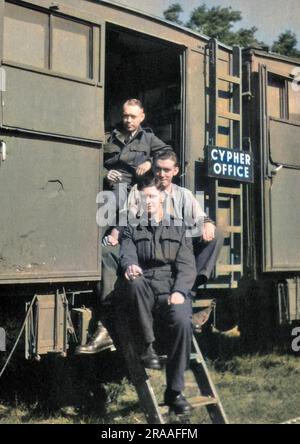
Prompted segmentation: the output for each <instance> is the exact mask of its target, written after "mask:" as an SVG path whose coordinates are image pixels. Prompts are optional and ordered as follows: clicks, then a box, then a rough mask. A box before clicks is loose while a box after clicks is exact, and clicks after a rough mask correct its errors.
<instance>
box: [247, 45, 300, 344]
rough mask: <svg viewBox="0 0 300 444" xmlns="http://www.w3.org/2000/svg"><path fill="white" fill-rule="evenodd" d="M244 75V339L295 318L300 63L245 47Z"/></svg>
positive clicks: (298, 302)
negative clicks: (249, 158) (250, 161)
mask: <svg viewBox="0 0 300 444" xmlns="http://www.w3.org/2000/svg"><path fill="white" fill-rule="evenodd" d="M243 71H244V83H243V96H244V119H243V120H244V138H245V140H246V141H247V143H248V144H249V145H250V146H251V149H252V151H253V153H254V157H255V159H256V167H255V182H254V184H253V185H251V186H250V187H249V189H248V194H247V200H248V207H249V209H248V212H247V213H245V216H244V220H245V227H246V228H245V233H244V235H245V249H246V251H248V259H247V265H246V270H245V275H246V276H245V277H246V278H247V279H246V280H247V285H246V288H247V286H248V284H249V287H248V288H249V291H245V297H244V300H245V303H244V309H245V311H247V310H248V315H249V316H250V318H252V319H251V322H250V324H252V326H251V327H250V324H249V325H248V328H247V330H248V334H249V336H251V335H253V334H255V333H253V332H254V331H255V330H256V335H257V337H264V336H269V337H270V336H272V334H274V332H278V331H279V329H278V327H279V325H280V324H284V325H287V324H293V323H294V322H299V320H300V299H299V296H300V292H299V266H300V232H299V224H298V220H299V215H300V213H299V212H300V197H299V193H298V190H299V189H300V182H299V181H300V171H299V166H300V163H299V152H300V151H299V148H300V145H299V136H300V93H299V83H298V80H299V71H300V61H299V59H292V58H288V57H285V56H280V55H278V54H274V53H270V52H266V51H262V50H258V49H248V50H244V53H243ZM251 279H253V281H252V284H251ZM243 290H244V288H243ZM251 313H252V315H251ZM249 328H251V329H252V333H251V334H250V333H249Z"/></svg>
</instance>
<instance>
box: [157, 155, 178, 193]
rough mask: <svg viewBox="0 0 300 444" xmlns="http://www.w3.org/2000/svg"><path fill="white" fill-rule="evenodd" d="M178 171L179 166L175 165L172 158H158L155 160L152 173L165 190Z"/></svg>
mask: <svg viewBox="0 0 300 444" xmlns="http://www.w3.org/2000/svg"><path fill="white" fill-rule="evenodd" d="M178 172H179V168H178V167H177V166H175V162H174V161H173V160H172V159H164V160H162V159H159V160H157V161H156V162H155V165H154V173H155V176H156V177H157V178H158V179H159V180H160V183H161V185H162V188H163V189H164V190H165V189H166V188H168V187H169V186H170V185H171V183H172V180H173V177H174V176H176V175H177V174H178Z"/></svg>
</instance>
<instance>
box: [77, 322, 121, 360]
mask: <svg viewBox="0 0 300 444" xmlns="http://www.w3.org/2000/svg"><path fill="white" fill-rule="evenodd" d="M108 348H114V343H113V340H112V338H111V337H110V335H109V333H108V331H107V329H106V328H105V327H104V325H103V324H102V323H101V322H99V323H98V327H97V330H96V331H95V333H94V334H93V336H92V338H91V339H90V341H89V342H88V343H87V344H85V345H78V346H77V347H76V349H75V352H74V353H75V354H76V355H81V354H87V355H93V354H95V353H100V352H101V351H103V350H107V349H108Z"/></svg>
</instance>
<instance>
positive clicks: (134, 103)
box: [123, 99, 144, 111]
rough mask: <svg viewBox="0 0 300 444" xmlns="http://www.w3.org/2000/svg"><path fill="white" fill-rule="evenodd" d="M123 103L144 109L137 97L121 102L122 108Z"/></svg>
mask: <svg viewBox="0 0 300 444" xmlns="http://www.w3.org/2000/svg"><path fill="white" fill-rule="evenodd" d="M125 105H130V106H138V107H139V108H141V110H143V111H144V105H143V104H142V102H141V101H140V100H139V99H128V100H126V102H125V103H124V104H123V108H124V106H125Z"/></svg>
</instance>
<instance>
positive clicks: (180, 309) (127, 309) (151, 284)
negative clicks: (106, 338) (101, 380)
mask: <svg viewBox="0 0 300 444" xmlns="http://www.w3.org/2000/svg"><path fill="white" fill-rule="evenodd" d="M138 188H139V191H140V192H142V193H143V195H144V197H145V202H146V207H147V213H148V220H147V223H140V224H137V225H135V226H133V225H130V224H129V225H128V226H127V227H125V229H124V231H123V234H122V239H121V254H120V266H121V272H122V277H121V278H119V279H118V282H117V285H116V290H117V291H116V294H117V295H118V296H116V299H117V304H116V307H117V310H121V312H122V313H124V315H126V316H128V319H129V321H130V325H131V326H132V328H133V330H134V337H135V338H139V340H138V344H139V345H140V352H141V360H142V362H143V364H144V366H145V367H147V368H154V369H158V368H160V362H159V358H158V356H157V354H156V352H155V351H154V348H153V342H154V341H155V336H154V322H156V321H157V322H159V324H160V325H161V326H162V327H163V336H164V337H165V338H167V343H166V346H167V364H166V380H167V388H166V391H165V404H166V405H168V406H169V407H170V409H171V410H173V411H174V412H175V413H176V414H183V413H189V412H190V410H191V406H190V404H189V403H188V402H187V400H186V399H185V397H184V395H183V393H182V391H183V389H184V371H185V369H186V367H187V365H188V362H189V357H190V347H191V332H192V329H191V326H192V324H191V316H192V310H191V299H190V298H189V291H190V289H191V288H192V285H193V283H194V280H195V277H196V267H195V258H194V255H193V248H192V241H191V238H190V237H186V229H185V226H184V224H180V226H178V224H176V223H175V221H174V220H173V219H172V218H171V219H168V218H166V219H165V217H164V213H163V193H162V192H161V191H160V189H159V184H158V183H157V180H155V179H152V180H151V181H150V182H149V183H144V184H143V183H142V184H139V185H138ZM118 289H120V291H118Z"/></svg>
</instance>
